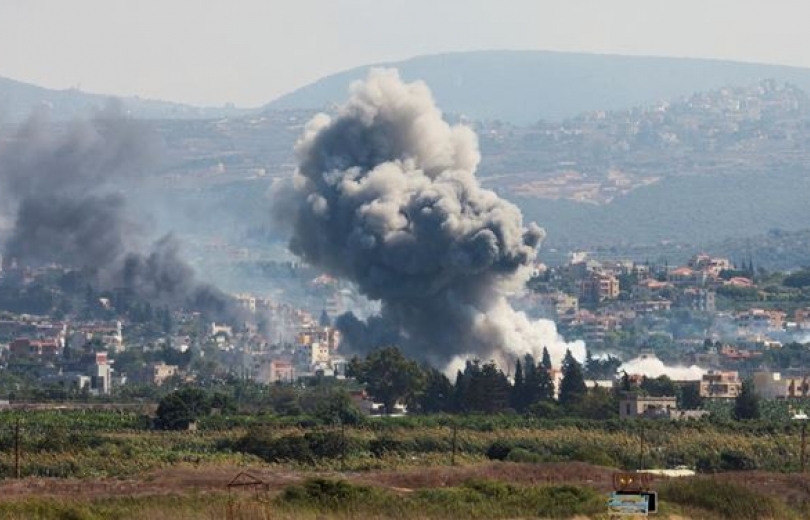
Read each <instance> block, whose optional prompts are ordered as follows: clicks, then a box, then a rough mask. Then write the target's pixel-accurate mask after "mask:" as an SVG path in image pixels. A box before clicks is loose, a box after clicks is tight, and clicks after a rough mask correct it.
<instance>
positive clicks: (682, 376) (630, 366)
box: [618, 355, 706, 381]
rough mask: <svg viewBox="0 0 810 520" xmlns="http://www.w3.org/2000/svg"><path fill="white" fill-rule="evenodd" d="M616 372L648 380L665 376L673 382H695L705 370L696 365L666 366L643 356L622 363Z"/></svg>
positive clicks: (651, 357) (655, 359)
mask: <svg viewBox="0 0 810 520" xmlns="http://www.w3.org/2000/svg"><path fill="white" fill-rule="evenodd" d="M618 372H619V373H622V372H627V373H628V374H630V375H643V376H647V377H649V378H656V377H660V376H667V377H669V378H670V379H672V380H673V381H696V380H699V379H700V378H701V377H703V374H705V373H706V370H705V369H703V368H700V367H699V366H697V365H691V366H688V367H687V366H683V365H676V366H668V365H665V364H664V362H663V361H661V360H660V359H658V358H657V357H655V356H650V355H643V356H639V357H636V358H633V359H631V360H629V361H625V362H624V363H622V365H621V366H620V367H619V370H618Z"/></svg>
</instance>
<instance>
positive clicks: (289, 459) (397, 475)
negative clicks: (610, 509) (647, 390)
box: [0, 411, 810, 519]
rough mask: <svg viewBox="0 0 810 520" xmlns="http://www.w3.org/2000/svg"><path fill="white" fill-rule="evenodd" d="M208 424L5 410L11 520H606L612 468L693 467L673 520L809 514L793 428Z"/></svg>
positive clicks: (678, 484) (666, 510) (3, 446)
mask: <svg viewBox="0 0 810 520" xmlns="http://www.w3.org/2000/svg"><path fill="white" fill-rule="evenodd" d="M210 419H211V421H209V422H201V423H200V424H199V425H198V426H199V429H198V431H196V432H177V431H156V430H153V429H150V427H149V421H148V420H147V419H146V418H144V417H141V416H139V415H137V414H135V413H129V412H115V411H25V412H21V411H15V412H4V413H2V414H0V476H2V479H3V480H2V481H0V497H2V498H0V518H12V519H14V518H20V519H22V518H43V519H50V518H54V519H57V518H59V519H61V518H76V519H100V518H134V519H147V518H165V517H171V518H181V519H182V518H244V519H253V518H313V519H314V518H456V517H469V518H605V517H606V516H605V509H606V507H605V497H606V493H607V492H609V491H610V489H611V485H612V484H611V476H612V474H613V472H614V471H616V470H618V469H627V470H632V469H638V468H640V467H644V468H666V467H675V466H681V465H685V466H689V467H693V468H696V469H697V470H698V472H699V475H698V476H696V477H691V478H685V479H671V480H666V479H660V480H658V481H656V482H655V484H654V487H655V489H657V490H658V491H659V496H660V500H661V504H662V512H661V514H660V515H659V517H661V518H666V517H668V516H669V517H671V518H701V519H702V518H718V519H719V518H788V519H790V518H806V517H807V516H808V515H810V506H808V504H810V479H807V478H804V477H803V475H801V474H799V470H800V465H801V452H800V446H801V443H800V431H799V430H798V428H796V427H795V426H794V425H792V424H789V423H786V424H777V425H774V424H772V423H766V422H762V423H750V424H747V423H731V422H729V423H724V422H719V423H712V422H703V421H701V422H692V423H670V422H635V423H620V422H614V421H602V422H595V421H577V420H570V421H566V420H558V421H554V422H542V421H533V422H532V421H525V420H523V419H520V418H514V417H507V416H504V417H486V418H485V417H458V418H455V419H453V420H451V418H447V417H445V418H441V417H440V418H420V417H412V418H402V419H375V420H368V421H364V422H362V423H361V424H359V425H355V426H351V427H349V426H344V427H341V426H329V425H318V424H312V423H309V422H299V423H292V422H290V421H284V420H279V419H278V418H272V417H266V418H261V417H242V418H239V417H236V418H223V417H212V418H210ZM18 424H19V430H17V425H18ZM17 461H19V472H20V476H21V477H22V478H21V479H19V480H18V479H15V478H13V477H14V476H15V474H16V471H17ZM242 473H244V475H243V477H242V478H243V479H248V480H251V479H256V480H255V482H254V484H251V485H247V486H240V487H236V486H234V487H230V488H229V486H228V483H229V482H231V480H232V479H234V477H236V476H237V475H239V474H242ZM251 481H252V480H251ZM710 489H714V491H711V492H709V491H708V490H710ZM702 490H706V491H702ZM724 497H725V498H724ZM752 497H753V498H752Z"/></svg>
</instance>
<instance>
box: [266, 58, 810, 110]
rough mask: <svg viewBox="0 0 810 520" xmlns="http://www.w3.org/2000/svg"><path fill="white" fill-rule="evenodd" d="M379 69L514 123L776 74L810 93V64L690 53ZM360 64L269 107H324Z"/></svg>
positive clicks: (441, 98) (404, 64)
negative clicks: (790, 64)
mask: <svg viewBox="0 0 810 520" xmlns="http://www.w3.org/2000/svg"><path fill="white" fill-rule="evenodd" d="M374 66H386V67H396V68H398V69H399V71H400V73H401V74H402V76H403V77H404V78H405V79H406V80H409V81H412V80H417V79H421V80H424V81H426V82H427V84H428V85H429V86H430V88H431V90H432V91H433V94H434V95H435V97H436V99H437V100H438V103H439V106H440V107H442V109H443V110H444V111H445V112H448V113H453V114H459V115H465V116H467V117H469V118H471V119H475V120H502V121H508V122H511V123H515V124H530V123H533V122H535V121H538V120H541V119H545V120H560V119H565V118H568V117H572V116H575V115H577V114H580V113H582V112H589V111H595V110H621V109H625V108H630V107H634V106H641V105H651V104H654V103H657V102H659V101H662V100H667V99H672V98H675V97H680V96H684V95H689V94H691V93H693V92H697V91H705V90H712V89H716V88H719V87H724V86H728V85H747V84H751V83H756V82H758V81H761V80H763V79H768V78H772V79H775V80H777V81H779V82H787V83H792V84H794V85H796V86H798V87H800V88H802V89H803V90H805V91H810V69H801V68H795V67H784V66H776V65H763V64H752V63H739V62H731V61H719V60H702V59H686V58H655V57H639V56H615V55H601V54H577V53H561V52H546V51H480V52H460V53H450V54H439V55H433V56H420V57H416V58H412V59H409V60H405V61H400V62H392V63H384V64H379V65H374ZM370 67H372V66H371V65H369V66H363V67H358V68H355V69H351V70H347V71H345V72H340V73H338V74H334V75H331V76H327V77H325V78H323V79H321V80H319V81H316V82H315V83H312V84H310V85H307V86H304V87H302V88H299V89H298V90H295V91H294V92H291V93H289V94H287V95H285V96H282V97H280V98H278V99H276V100H275V101H272V102H271V103H269V104H267V105H266V108H268V109H290V108H295V109H313V108H314V109H320V108H324V107H328V106H330V105H332V104H335V103H340V102H341V101H343V100H344V99H345V98H346V95H347V89H348V85H349V84H350V83H351V82H352V81H354V80H357V79H361V78H362V77H364V76H365V74H366V73H367V71H368V69H369V68H370Z"/></svg>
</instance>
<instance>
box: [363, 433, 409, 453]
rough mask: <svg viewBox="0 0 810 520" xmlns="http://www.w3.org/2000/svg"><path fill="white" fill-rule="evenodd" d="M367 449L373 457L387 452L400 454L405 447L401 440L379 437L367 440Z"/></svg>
mask: <svg viewBox="0 0 810 520" xmlns="http://www.w3.org/2000/svg"><path fill="white" fill-rule="evenodd" d="M368 451H370V452H371V454H372V455H374V456H375V457H377V458H381V457H383V456H384V455H386V454H388V453H397V454H402V453H404V451H405V449H404V445H403V442H402V441H399V440H396V439H392V438H391V437H379V438H377V439H374V440H372V441H371V442H369V444H368Z"/></svg>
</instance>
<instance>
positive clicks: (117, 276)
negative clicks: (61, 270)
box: [0, 106, 230, 311]
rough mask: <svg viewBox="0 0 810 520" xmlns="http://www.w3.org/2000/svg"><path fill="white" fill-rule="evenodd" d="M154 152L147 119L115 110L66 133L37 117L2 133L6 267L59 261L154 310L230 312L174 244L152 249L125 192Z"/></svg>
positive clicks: (0, 212)
mask: <svg viewBox="0 0 810 520" xmlns="http://www.w3.org/2000/svg"><path fill="white" fill-rule="evenodd" d="M156 146H157V141H156V139H155V137H154V134H153V133H152V132H151V131H150V130H149V129H148V128H147V127H146V126H145V125H144V124H143V123H142V122H139V121H137V120H134V119H131V118H128V117H126V116H124V115H123V114H122V113H121V112H120V111H119V110H118V109H117V108H115V107H114V106H111V107H109V108H108V109H106V110H104V111H102V112H100V113H99V114H97V115H96V116H95V117H93V118H92V119H89V120H83V121H75V122H72V123H69V124H67V125H63V126H58V125H57V124H55V123H52V122H50V121H48V120H47V118H46V117H44V116H43V115H42V114H35V115H34V116H32V117H31V118H29V120H28V121H26V122H25V123H24V124H23V125H22V126H21V127H20V128H19V129H18V130H17V131H16V132H14V133H12V134H9V135H4V136H2V140H0V218H2V219H3V220H4V221H5V222H6V223H7V224H9V225H10V232H9V235H8V238H7V240H6V241H5V244H4V247H3V260H4V263H6V265H8V264H10V263H11V262H16V263H18V264H21V265H26V266H32V267H36V266H40V265H47V264H57V265H61V266H64V267H68V268H75V269H81V270H83V271H87V272H91V273H94V274H95V276H96V277H97V283H98V284H99V286H100V288H124V289H128V290H130V291H132V292H133V293H135V294H136V295H138V296H140V297H143V298H148V299H149V300H150V301H152V302H154V303H158V304H172V305H184V304H188V303H189V302H191V303H193V304H204V305H207V306H209V307H206V308H203V309H197V310H208V309H212V310H215V311H218V310H220V309H225V310H227V309H229V308H230V301H229V300H230V299H229V298H228V297H227V296H226V295H224V294H223V293H221V292H219V291H218V290H216V289H215V288H213V287H209V286H206V285H203V284H200V283H199V282H198V281H197V280H196V279H195V275H194V270H193V269H192V268H191V267H190V266H189V265H188V264H187V263H186V262H185V261H184V260H183V259H182V258H181V256H180V251H179V245H178V243H177V241H176V240H175V239H174V238H173V237H171V236H166V237H163V238H161V239H159V240H157V241H155V242H154V243H149V241H148V240H147V239H146V238H145V236H146V233H145V230H144V229H143V228H142V226H140V225H139V223H138V222H137V221H136V219H134V218H133V217H132V215H131V213H130V211H129V208H127V191H128V190H130V189H131V188H132V187H133V186H136V185H137V183H138V182H139V181H141V180H143V179H144V176H145V175H146V174H147V172H148V168H149V166H150V164H152V163H153V162H154V156H155V151H156Z"/></svg>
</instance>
